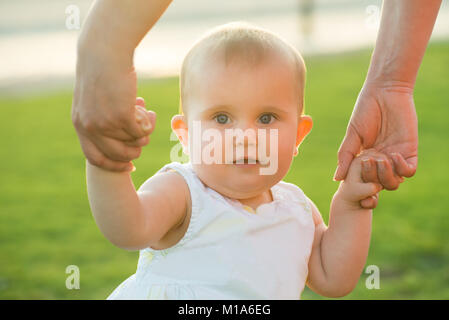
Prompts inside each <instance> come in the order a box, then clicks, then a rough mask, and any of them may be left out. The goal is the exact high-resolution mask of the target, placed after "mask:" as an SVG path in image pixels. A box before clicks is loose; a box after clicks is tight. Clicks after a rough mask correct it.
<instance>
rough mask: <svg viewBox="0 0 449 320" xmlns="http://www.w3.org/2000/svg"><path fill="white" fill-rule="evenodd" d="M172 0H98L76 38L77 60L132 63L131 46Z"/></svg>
mask: <svg viewBox="0 0 449 320" xmlns="http://www.w3.org/2000/svg"><path fill="white" fill-rule="evenodd" d="M170 3H171V0H97V1H96V2H95V3H94V4H93V6H92V7H91V9H90V10H89V14H88V16H87V19H86V20H85V22H84V25H83V29H82V31H81V34H80V37H79V40H78V62H81V63H82V62H84V61H85V60H89V59H93V60H96V61H98V62H100V61H102V60H108V62H115V63H117V64H118V65H116V66H118V67H120V66H122V65H124V67H126V68H128V67H129V66H132V58H133V54H134V50H135V48H136V47H137V45H138V44H139V42H140V41H141V40H142V38H143V37H144V36H145V34H146V33H147V32H148V31H149V30H150V29H151V27H153V25H154V24H155V23H156V22H157V21H158V20H159V18H160V17H161V15H162V14H163V13H164V11H165V10H166V9H167V7H168V6H169V4H170Z"/></svg>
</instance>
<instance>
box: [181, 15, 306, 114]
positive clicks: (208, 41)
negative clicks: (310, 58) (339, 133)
mask: <svg viewBox="0 0 449 320" xmlns="http://www.w3.org/2000/svg"><path fill="white" fill-rule="evenodd" d="M271 52H278V53H284V54H285V53H287V56H289V57H290V59H291V60H293V64H294V67H295V69H296V70H295V71H296V72H295V73H296V77H297V80H298V90H299V93H300V101H299V108H300V111H301V114H304V85H305V73H306V68H305V64H304V60H303V58H302V56H301V54H300V53H299V51H298V50H297V49H296V48H295V47H293V46H292V45H290V44H289V43H287V42H286V41H285V40H283V39H282V38H280V37H279V36H278V35H276V34H274V33H272V32H270V31H267V30H265V29H262V28H260V27H256V26H254V25H251V24H249V23H246V22H231V23H227V24H224V25H221V26H218V27H215V28H213V29H211V30H210V31H209V32H207V33H206V34H204V35H203V36H202V37H201V38H200V39H198V40H197V41H196V42H195V43H194V44H193V45H192V47H191V48H190V50H189V51H188V52H187V54H186V56H185V57H184V60H183V63H182V67H181V74H180V77H179V89H180V95H179V96H180V101H179V114H184V112H183V111H184V110H183V103H184V104H185V102H186V100H187V94H188V92H189V77H190V73H192V66H193V65H194V64H195V62H197V61H200V62H201V61H204V60H205V59H204V58H207V57H209V56H211V55H214V54H216V53H221V54H223V57H224V63H225V65H226V66H227V65H228V64H229V63H230V62H231V61H232V60H233V59H235V58H238V59H239V61H243V62H246V63H247V64H249V65H251V66H256V65H257V64H259V63H260V62H261V61H262V60H263V59H264V58H266V57H267V56H268V53H271Z"/></svg>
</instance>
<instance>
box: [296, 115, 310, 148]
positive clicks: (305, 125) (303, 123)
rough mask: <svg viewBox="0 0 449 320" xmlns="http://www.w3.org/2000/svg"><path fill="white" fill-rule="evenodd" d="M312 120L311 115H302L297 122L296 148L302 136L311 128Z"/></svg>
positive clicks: (301, 140) (302, 138)
mask: <svg viewBox="0 0 449 320" xmlns="http://www.w3.org/2000/svg"><path fill="white" fill-rule="evenodd" d="M312 127H313V121H312V117H311V116H306V115H302V116H301V117H300V119H299V122H298V130H297V131H296V148H298V147H299V145H300V144H301V143H302V142H303V140H304V138H305V137H306V136H307V135H308V134H309V132H310V131H311V130H312Z"/></svg>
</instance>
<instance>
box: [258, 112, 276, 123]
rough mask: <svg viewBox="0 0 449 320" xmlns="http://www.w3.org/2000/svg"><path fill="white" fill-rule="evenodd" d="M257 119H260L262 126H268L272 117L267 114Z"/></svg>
mask: <svg viewBox="0 0 449 320" xmlns="http://www.w3.org/2000/svg"><path fill="white" fill-rule="evenodd" d="M259 119H260V122H262V123H263V124H270V123H271V120H272V119H273V115H272V114H269V113H268V114H264V115H262V116H261V117H260V118H259Z"/></svg>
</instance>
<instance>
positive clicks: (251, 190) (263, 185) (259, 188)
mask: <svg viewBox="0 0 449 320" xmlns="http://www.w3.org/2000/svg"><path fill="white" fill-rule="evenodd" d="M197 174H198V173H197ZM198 176H199V178H200V179H201V181H202V182H203V183H204V184H205V185H206V186H207V187H209V188H211V189H213V190H215V191H216V192H218V193H220V194H221V195H223V196H225V197H228V198H232V199H237V200H242V199H248V198H251V197H255V196H258V195H260V194H261V193H262V192H265V191H267V190H269V189H270V188H271V187H272V186H274V185H275V184H276V183H278V182H279V181H280V180H281V178H282V177H277V176H276V175H271V176H268V175H266V176H265V175H259V174H254V175H243V176H239V175H232V176H229V177H227V178H223V177H216V176H211V175H208V174H206V173H205V172H203V175H201V173H199V174H198Z"/></svg>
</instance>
